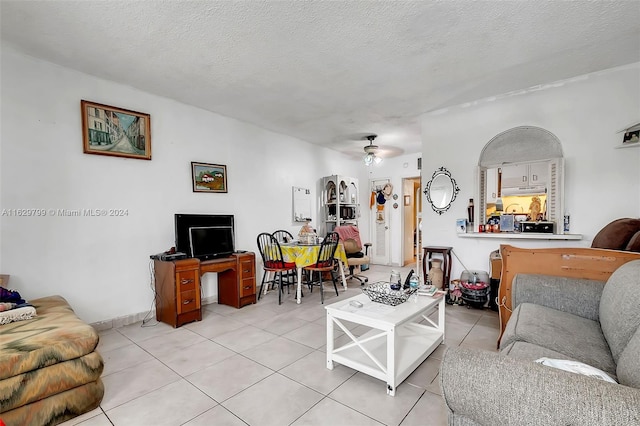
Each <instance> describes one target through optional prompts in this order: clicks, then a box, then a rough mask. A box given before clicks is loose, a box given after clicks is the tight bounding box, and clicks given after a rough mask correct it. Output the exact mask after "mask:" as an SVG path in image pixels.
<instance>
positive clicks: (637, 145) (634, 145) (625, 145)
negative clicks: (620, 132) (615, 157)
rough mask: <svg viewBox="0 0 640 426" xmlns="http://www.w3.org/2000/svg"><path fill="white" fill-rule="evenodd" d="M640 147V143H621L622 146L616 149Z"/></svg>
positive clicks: (617, 146)
mask: <svg viewBox="0 0 640 426" xmlns="http://www.w3.org/2000/svg"><path fill="white" fill-rule="evenodd" d="M639 146H640V142H633V143H621V144H620V145H616V146H615V148H616V149H621V148H637V147H639Z"/></svg>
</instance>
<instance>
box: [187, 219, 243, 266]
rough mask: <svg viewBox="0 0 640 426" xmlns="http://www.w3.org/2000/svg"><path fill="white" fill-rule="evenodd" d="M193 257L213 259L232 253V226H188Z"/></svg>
mask: <svg viewBox="0 0 640 426" xmlns="http://www.w3.org/2000/svg"><path fill="white" fill-rule="evenodd" d="M189 242H190V247H191V253H192V256H193V257H197V258H198V259H200V260H209V259H215V258H217V257H222V256H229V255H230V254H231V253H233V251H234V249H233V228H231V227H230V226H196V227H191V228H189Z"/></svg>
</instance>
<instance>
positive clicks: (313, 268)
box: [303, 232, 340, 304]
mask: <svg viewBox="0 0 640 426" xmlns="http://www.w3.org/2000/svg"><path fill="white" fill-rule="evenodd" d="M339 241H340V237H339V236H338V234H337V233H336V232H329V233H328V234H327V236H326V237H324V240H322V244H321V245H320V250H318V257H317V259H316V262H315V263H314V264H312V265H309V266H305V267H304V268H303V269H304V270H306V271H309V273H310V277H311V279H310V280H309V282H308V283H307V284H308V285H309V289H310V290H311V291H312V292H313V286H314V285H318V286H320V300H321V301H322V303H323V304H324V287H323V285H322V284H323V282H324V281H323V276H322V275H323V273H325V272H329V273H330V274H331V281H333V288H334V289H335V290H336V296H338V295H339V294H338V286H337V285H336V277H335V276H334V272H335V270H336V266H337V260H336V259H335V257H334V256H335V254H336V249H337V248H338V242H339ZM314 272H318V281H314V280H313V273H314Z"/></svg>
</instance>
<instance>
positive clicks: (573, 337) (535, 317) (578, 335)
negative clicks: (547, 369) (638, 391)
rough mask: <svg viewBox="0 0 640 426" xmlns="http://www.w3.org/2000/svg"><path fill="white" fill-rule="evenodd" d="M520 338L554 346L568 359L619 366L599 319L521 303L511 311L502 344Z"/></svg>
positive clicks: (611, 368) (607, 368)
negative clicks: (594, 319)
mask: <svg viewBox="0 0 640 426" xmlns="http://www.w3.org/2000/svg"><path fill="white" fill-rule="evenodd" d="M520 341H521V342H528V343H531V344H534V345H538V346H542V347H544V348H547V349H551V350H552V351H556V352H558V353H560V354H563V355H564V357H565V358H566V357H568V358H571V359H574V360H577V361H581V362H584V363H586V364H589V365H592V366H594V367H596V368H599V369H601V370H604V371H606V372H607V373H609V374H614V375H615V374H616V365H615V363H614V362H613V358H612V357H611V352H610V351H609V347H608V345H607V341H606V340H605V338H604V336H603V334H602V330H601V329H600V324H598V322H597V321H593V320H590V319H586V318H582V317H579V316H577V315H573V314H569V313H567V312H562V311H558V310H555V309H552V308H547V307H545V306H540V305H534V304H532V303H522V304H520V305H518V307H517V308H516V309H515V310H514V311H513V313H512V314H511V318H510V319H509V322H508V323H507V327H506V328H505V330H504V335H503V336H502V339H501V343H500V346H501V348H502V347H506V346H508V345H509V344H511V343H513V342H520ZM546 356H548V355H546ZM554 357H557V356H555V355H554Z"/></svg>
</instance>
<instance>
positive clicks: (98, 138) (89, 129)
mask: <svg viewBox="0 0 640 426" xmlns="http://www.w3.org/2000/svg"><path fill="white" fill-rule="evenodd" d="M80 109H81V112H82V146H83V151H84V153H85V154H97V155H111V156H115V157H125V158H137V159H140V160H151V116H150V115H149V114H145V113H142V112H136V111H131V110H128V109H124V108H119V107H114V106H109V105H103V104H99V103H96V102H91V101H86V100H81V101H80Z"/></svg>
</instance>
